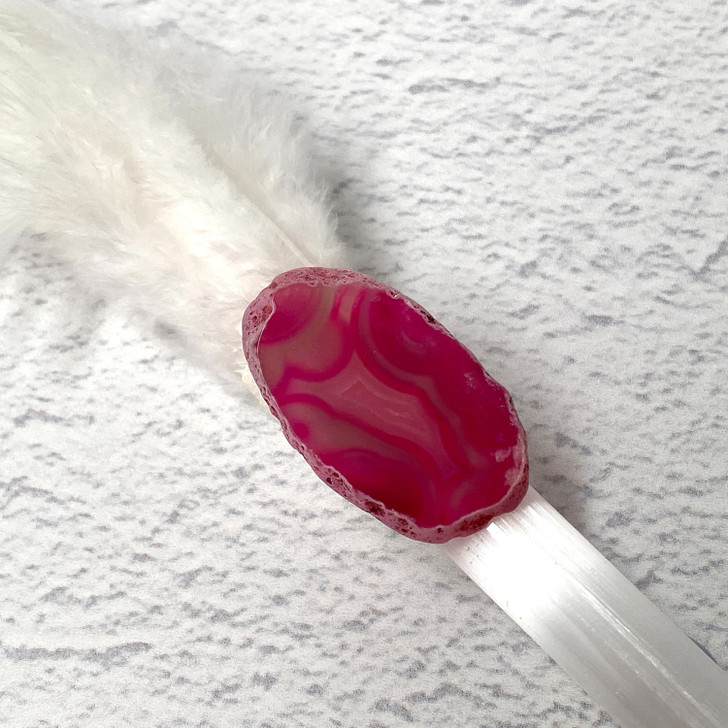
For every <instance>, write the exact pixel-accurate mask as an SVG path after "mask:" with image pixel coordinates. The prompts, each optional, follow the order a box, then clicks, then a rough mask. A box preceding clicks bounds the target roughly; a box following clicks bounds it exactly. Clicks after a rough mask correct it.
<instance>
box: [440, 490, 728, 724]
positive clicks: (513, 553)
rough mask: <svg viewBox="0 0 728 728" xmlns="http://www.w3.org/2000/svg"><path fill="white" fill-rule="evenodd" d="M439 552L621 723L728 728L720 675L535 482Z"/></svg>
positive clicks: (725, 681)
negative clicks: (509, 508) (514, 503)
mask: <svg viewBox="0 0 728 728" xmlns="http://www.w3.org/2000/svg"><path fill="white" fill-rule="evenodd" d="M443 548H444V549H445V551H446V552H447V553H448V555H449V556H450V557H451V558H452V559H453V561H455V563H457V564H458V566H460V567H461V568H462V569H463V571H465V573H467V574H468V576H470V578H471V579H473V581H475V583H476V584H477V585H478V586H479V587H481V588H482V589H483V591H485V592H486V594H488V595H489V596H490V597H491V598H492V599H493V601H495V602H496V604H498V605H499V606H500V607H501V608H502V609H503V610H504V611H505V612H506V613H507V614H508V615H509V616H510V617H512V618H513V620H514V621H515V622H516V623H517V624H518V625H520V626H521V627H522V628H523V630H524V631H525V632H526V633H527V634H529V635H530V636H531V637H532V638H533V639H534V640H535V641H536V642H537V643H538V644H539V645H540V646H541V647H542V648H543V649H544V650H545V651H546V652H547V653H548V654H549V655H550V656H551V657H552V658H553V659H554V660H555V661H556V662H557V663H558V664H559V665H560V666H561V667H562V668H564V670H566V672H567V673H569V674H570V675H571V676H572V677H573V678H574V679H575V680H576V682H578V683H579V684H580V685H581V687H582V688H583V689H584V690H585V691H586V692H587V693H588V694H589V695H590V696H591V698H592V699H593V700H594V701H595V702H596V703H597V704H599V705H601V706H602V707H603V708H605V709H606V710H607V711H608V712H609V713H611V715H612V716H613V717H614V718H615V719H616V720H617V721H618V722H619V723H620V724H621V725H622V728H726V727H727V726H728V673H726V672H724V671H723V670H721V668H720V667H719V666H718V665H717V664H716V663H715V662H713V660H711V659H710V657H708V655H706V654H705V653H704V652H703V651H702V650H701V649H700V648H699V647H698V646H697V645H696V644H695V643H694V642H693V641H692V640H691V639H690V638H688V637H687V635H686V634H685V633H684V632H683V631H682V630H681V629H680V628H678V627H677V626H676V625H675V624H674V623H673V622H672V621H671V620H670V619H668V618H667V617H666V616H665V615H664V614H663V613H662V612H660V610H659V609H657V607H655V606H654V605H653V604H652V603H651V602H650V601H649V600H648V599H647V598H646V597H644V596H643V595H642V594H641V593H640V591H639V590H638V589H637V588H636V587H635V586H634V585H633V584H631V583H630V582H629V580H628V579H626V578H625V577H624V576H623V575H622V574H621V573H620V572H619V571H618V570H617V569H616V568H615V567H614V566H612V564H611V563H609V561H607V559H605V558H604V557H603V556H602V555H601V554H600V553H599V552H598V551H597V550H596V549H595V548H594V547H593V546H592V545H591V544H590V543H589V542H588V541H587V540H586V539H585V538H584V537H583V536H582V535H581V534H580V533H579V532H578V531H576V529H574V528H573V526H571V525H570V524H569V523H568V521H566V519H564V518H563V517H562V516H561V515H560V514H559V513H558V512H557V511H556V510H555V509H554V508H553V507H552V506H550V505H549V504H548V502H547V501H545V500H544V499H543V498H542V497H541V496H540V495H539V494H538V493H537V492H536V491H535V490H534V489H533V488H530V489H529V491H528V493H527V495H526V497H525V499H524V500H523V502H522V503H521V505H520V506H519V507H518V508H517V509H516V510H515V511H513V512H512V513H508V514H505V515H503V516H499V517H498V518H495V519H494V520H493V521H492V522H491V523H490V524H489V525H488V527H487V528H485V529H483V530H482V531H480V532H478V533H476V534H473V535H472V536H468V537H466V538H456V539H454V540H452V541H450V542H449V543H447V544H445V545H444V546H443Z"/></svg>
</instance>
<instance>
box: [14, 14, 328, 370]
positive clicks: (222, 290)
mask: <svg viewBox="0 0 728 728" xmlns="http://www.w3.org/2000/svg"><path fill="white" fill-rule="evenodd" d="M142 46H144V44H143V43H139V42H137V40H130V38H129V37H128V36H126V37H119V38H118V39H116V40H114V42H112V35H110V34H109V33H103V34H101V33H100V32H99V30H98V29H96V28H92V27H90V26H87V25H85V24H84V23H82V22H80V21H77V20H70V19H69V18H66V17H63V16H60V15H59V14H57V13H55V12H53V11H50V10H49V9H48V8H46V7H45V6H43V5H39V4H36V3H35V2H30V1H29V0H20V1H17V0H2V2H0V240H5V241H9V240H13V239H14V238H13V236H16V237H17V235H18V233H20V232H21V231H23V230H25V229H30V230H32V231H34V232H40V233H43V234H44V236H43V237H44V239H45V241H46V243H47V244H48V245H50V246H52V247H53V248H54V249H55V250H57V251H58V252H59V253H60V254H62V255H63V256H64V257H65V258H67V259H70V260H71V261H73V262H74V263H75V264H76V265H77V266H78V267H79V270H81V271H82V272H83V273H84V274H85V275H86V276H88V278H89V279H90V280H92V281H93V282H94V284H101V285H103V286H104V289H105V290H108V289H109V287H110V286H111V287H112V289H113V290H117V291H118V290H119V289H122V290H123V291H124V293H125V294H126V295H127V296H129V295H132V296H133V297H134V300H135V301H136V302H137V303H139V304H141V306H142V307H143V308H144V310H145V311H147V312H149V313H150V314H152V315H153V316H154V317H155V319H157V320H159V321H160V322H162V323H164V324H165V325H166V326H168V327H171V328H172V329H173V330H174V331H176V332H179V334H180V339H181V341H182V342H183V344H184V345H185V347H186V348H187V350H188V351H189V352H190V353H192V354H193V355H195V356H196V357H197V358H201V359H202V360H203V361H204V362H205V363H206V364H207V365H208V366H210V367H212V368H213V370H214V371H215V372H216V373H217V374H218V375H219V376H221V377H222V378H223V379H226V380H228V381H236V382H238V383H239V382H240V381H241V379H240V375H241V374H243V373H244V370H245V365H244V359H243V357H242V352H241V345H240V320H241V316H242V312H243V310H244V308H245V306H246V305H247V304H248V303H249V302H250V300H252V299H253V298H254V297H255V295H257V293H258V292H259V290H260V289H261V288H263V287H264V286H265V285H267V283H268V282H270V280H271V278H273V277H274V276H275V275H277V274H278V273H280V272H282V271H284V270H287V269H290V268H296V267H300V266H305V265H340V264H341V263H342V260H341V249H340V246H339V244H338V243H337V240H336V237H335V234H334V230H333V224H332V222H331V218H330V215H329V211H328V208H327V205H326V202H325V195H324V192H323V189H322V187H321V185H319V184H318V183H317V181H316V180H315V179H314V177H313V175H312V173H311V165H310V160H309V157H308V155H307V153H306V147H305V145H304V144H303V143H302V139H301V135H300V133H299V132H297V131H296V125H295V123H294V119H293V117H292V116H291V114H289V113H285V112H283V111H282V109H281V105H280V103H279V102H278V101H277V100H276V99H275V98H274V97H272V96H271V95H266V94H262V93H259V92H256V91H255V90H254V89H252V88H247V87H245V86H244V85H235V84H232V83H230V81H229V78H230V75H229V74H228V73H224V72H220V71H218V72H214V73H210V72H209V69H208V71H207V72H205V73H203V72H200V71H199V69H198V70H196V71H195V69H193V68H192V66H191V65H190V64H189V63H185V59H184V58H183V54H180V53H179V52H176V53H175V54H174V56H173V57H174V62H173V63H171V64H170V63H167V64H166V65H165V64H164V63H162V62H161V57H162V56H161V55H160V53H159V52H158V51H156V50H151V49H148V50H146V51H145V50H142ZM185 66H187V68H186V70H184V71H180V70H179V69H180V68H184V67H185ZM6 244H7V243H6ZM1 246H2V243H1V242H0V247H1ZM2 253H3V251H2V250H0V259H1V258H2Z"/></svg>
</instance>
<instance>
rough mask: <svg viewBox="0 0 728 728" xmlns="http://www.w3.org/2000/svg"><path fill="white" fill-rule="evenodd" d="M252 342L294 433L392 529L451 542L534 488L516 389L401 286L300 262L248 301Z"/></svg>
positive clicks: (247, 345)
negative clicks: (488, 369) (501, 382)
mask: <svg viewBox="0 0 728 728" xmlns="http://www.w3.org/2000/svg"><path fill="white" fill-rule="evenodd" d="M243 348H244V350H245V356H246V358H247V360H248V364H249V365H250V370H251V373H252V375H253V377H254V379H255V381H256V383H257V385H258V387H259V388H260V391H261V392H262V394H263V397H264V399H265V400H266V402H267V403H268V405H269V406H270V409H271V411H272V412H273V414H274V415H275V416H276V417H277V418H278V419H279V420H280V422H281V425H282V426H283V432H284V434H285V436H286V437H287V438H288V441H289V442H290V443H291V445H293V447H294V448H296V449H297V450H298V451H299V452H301V453H302V455H303V456H304V457H305V458H306V460H307V461H308V463H309V465H311V467H312V468H313V469H314V471H315V472H316V474H317V475H318V476H319V477H320V478H321V479H322V480H324V481H325V482H326V483H327V484H328V485H330V486H331V487H332V488H333V489H334V490H335V491H337V492H338V493H340V494H341V495H343V496H344V497H345V498H347V499H348V500H350V501H351V502H352V503H354V504H355V505H357V506H359V507H360V508H362V509H364V510H365V511H368V512H369V513H371V514H372V515H374V516H376V517H377V518H378V519H379V520H381V521H383V522H384V523H385V524H387V525H388V526H390V527H391V528H393V529H394V530H395V531H398V532H399V533H402V534H404V535H405V536H409V537H410V538H414V539H417V540H419V541H429V542H432V543H442V542H444V541H448V540H450V539H451V538H453V537H454V536H467V535H469V534H471V533H473V532H475V531H477V530H479V529H481V528H483V527H484V526H485V525H486V524H487V523H488V522H489V521H490V520H491V519H492V518H493V517H494V516H497V515H500V514H501V513H506V512H508V511H511V510H513V509H514V508H515V507H516V506H517V505H518V504H519V502H520V501H521V499H522V498H523V496H524V495H525V493H526V489H527V487H528V459H527V456H526V438H525V435H524V431H523V428H522V427H521V424H520V422H519V421H518V416H517V415H516V412H515V410H514V408H513V403H512V402H511V398H510V396H509V394H508V392H507V391H506V390H505V389H504V388H503V387H501V386H500V385H499V384H498V383H497V382H495V381H494V380H493V379H492V378H491V377H490V376H489V375H488V374H487V373H486V372H485V371H484V370H483V367H482V366H481V365H480V364H479V363H478V361H477V360H476V359H475V357H474V356H473V355H472V354H471V353H470V352H469V351H468V350H467V349H466V348H465V347H463V346H462V345H461V344H459V343H458V342H457V341H456V340H455V339H454V338H453V337H452V336H451V334H450V333H448V331H447V330H446V329H445V328H444V327H443V326H441V325H440V324H439V323H437V322H436V321H435V319H434V318H433V317H432V316H431V315H430V314H429V313H427V311H425V310H424V309H423V308H422V307H421V306H419V305H418V304H416V303H415V302H414V301H411V300H410V299H409V298H407V297H405V296H403V295H402V294H401V293H398V292H397V291H395V290H394V289H392V288H390V287H388V286H385V285H383V284H382V283H379V282H377V281H375V280H373V279H372V278H369V277H367V276H364V275H361V274H359V273H353V272H351V271H347V270H337V269H329V268H301V269H298V270H293V271H289V272H287V273H284V274H282V275H280V276H278V277H277V278H276V279H275V280H274V281H273V282H272V283H271V284H270V285H269V286H268V287H267V288H266V289H264V290H263V291H262V292H261V293H260V295H259V296H258V297H257V298H256V299H255V301H253V302H252V303H251V304H250V306H249V307H248V309H247V310H246V311H245V315H244V318H243Z"/></svg>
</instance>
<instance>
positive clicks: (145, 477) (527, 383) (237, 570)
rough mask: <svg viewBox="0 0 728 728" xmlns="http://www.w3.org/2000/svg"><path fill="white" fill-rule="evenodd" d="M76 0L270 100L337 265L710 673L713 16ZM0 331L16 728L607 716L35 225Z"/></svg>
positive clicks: (721, 514)
mask: <svg viewBox="0 0 728 728" xmlns="http://www.w3.org/2000/svg"><path fill="white" fill-rule="evenodd" d="M89 3H90V0H75V2H74V3H73V5H74V7H76V8H79V9H83V8H84V7H89ZM96 7H97V9H99V11H100V13H101V15H102V16H103V17H106V18H108V21H109V22H110V23H113V22H115V18H116V17H117V13H120V14H122V15H123V16H124V17H125V18H126V19H129V18H133V19H134V20H135V21H136V22H138V23H140V24H142V25H145V26H148V27H150V28H153V29H156V30H158V31H159V32H160V33H162V34H177V33H181V34H183V35H186V36H188V37H190V38H193V39H195V40H196V41H197V42H199V43H200V44H201V45H202V47H203V48H204V47H208V48H210V47H217V48H220V49H222V50H224V51H225V52H226V53H229V54H232V55H234V56H235V58H236V63H239V64H240V65H241V67H245V68H248V69H252V70H253V71H254V72H255V73H256V74H258V75H259V76H260V78H261V80H262V81H263V82H264V83H266V84H269V85H270V86H271V88H276V89H279V90H280V89H282V90H283V91H284V92H285V93H286V94H287V95H288V96H289V98H290V99H291V101H292V103H293V104H295V105H296V107H297V108H298V109H299V110H300V112H301V114H302V115H303V116H305V117H306V118H307V119H308V120H309V121H310V124H311V126H312V128H313V129H314V132H315V149H316V153H317V156H318V161H319V163H321V164H322V165H323V166H324V168H325V169H326V172H327V175H328V177H329V180H330V182H331V185H332V187H333V188H334V189H335V203H336V209H337V212H338V214H339V217H340V233H341V236H342V238H343V239H344V240H345V241H346V242H347V243H348V244H349V245H350V247H351V249H352V251H353V255H354V259H355V262H356V263H357V264H358V266H359V267H360V268H361V269H362V270H364V271H365V272H367V273H371V274H374V275H375V276H377V277H379V278H380V279H382V280H384V281H386V282H387V283H389V284H392V285H394V286H397V287H399V288H401V289H402V290H404V291H405V292H406V293H407V294H409V295H411V296H412V297H413V298H415V299H417V300H419V301H420V302H421V303H422V304H423V305H425V306H426V307H427V308H428V309H430V310H431V311H432V312H433V313H434V314H435V315H436V316H437V317H438V318H440V319H441V320H442V321H443V322H444V323H445V324H446V325H447V326H448V327H449V328H450V329H451V330H452V331H453V332H454V333H455V334H456V335H457V336H458V337H459V338H460V339H461V340H462V341H464V342H465V343H466V344H467V345H468V346H469V347H470V348H471V349H472V350H473V351H474V352H475V353H476V354H477V355H478V356H479V357H480V358H481V359H482V360H483V362H484V363H485V365H486V368H487V369H488V370H489V371H490V372H491V373H492V374H493V375H494V376H495V377H496V378H497V379H499V380H500V381H501V382H502V383H503V384H505V385H506V386H507V387H508V388H509V389H510V390H511V391H512V393H513V394H514V398H515V400H516V404H517V406H518V408H519V411H520V413H521V416H522V419H523V421H524V424H525V426H526V428H527V430H528V432H529V435H530V443H531V454H532V470H533V483H534V485H535V486H536V487H537V489H538V490H540V492H541V493H542V494H543V495H544V496H545V497H546V498H548V499H549V500H550V501H551V502H552V503H553V504H554V505H555V506H557V507H558V508H559V509H560V510H561V511H562V512H563V513H564V514H565V515H566V516H567V517H568V518H569V519H570V520H571V521H572V523H574V524H575V525H576V526H577V527H578V528H579V529H580V530H581V531H582V532H583V533H584V534H585V535H586V536H587V537H588V538H589V539H590V540H591V541H592V543H594V545H595V546H597V547H598V548H599V549H600V550H601V551H602V552H603V553H605V554H606V555H607V556H608V557H609V558H610V559H611V560H612V561H613V563H614V564H615V565H616V566H617V567H619V568H620V569H621V570H622V571H623V572H624V573H625V574H626V575H627V576H628V577H629V578H630V579H631V580H632V581H633V582H635V583H636V584H638V586H639V587H640V588H641V589H642V590H643V591H644V593H645V594H646V595H647V596H648V597H649V598H650V599H652V600H653V601H654V602H655V603H656V604H658V605H659V606H660V608H661V609H663V610H664V611H665V612H666V613H668V614H670V615H671V616H673V617H674V619H675V621H676V622H677V623H678V624H679V625H680V626H682V627H683V628H684V629H685V630H686V631H687V633H688V634H689V635H690V636H692V637H693V638H694V639H696V640H698V641H699V642H700V643H702V644H703V645H704V646H705V647H706V648H707V649H708V650H710V652H711V653H712V654H713V655H714V656H715V658H716V660H717V661H718V663H719V664H721V665H722V666H723V667H724V668H727V667H728V554H727V548H728V547H727V546H726V532H727V531H728V496H727V495H726V482H727V478H728V455H727V453H726V434H727V433H728V421H727V419H726V412H727V411H728V385H727V384H726V382H727V381H728V364H726V362H727V361H728V324H726V321H727V320H728V316H727V315H726V314H727V313H728V311H727V310H726V292H727V290H728V237H726V236H727V234H728V212H727V211H726V210H727V205H726V201H727V200H728V60H727V54H728V9H727V8H728V6H726V4H725V3H724V2H722V0H714V1H713V2H704V1H703V0H697V1H696V2H693V3H685V2H682V0H667V1H658V0H648V2H646V3H618V2H614V3H610V2H586V0H579V2H570V3H561V2H556V3H550V2H545V1H541V0H534V1H533V2H529V0H511V1H510V2H505V1H503V2H493V3H475V2H473V3H468V2H461V3H458V2H437V1H435V0H431V1H430V2H423V3H421V4H415V3H404V2H385V1H384V0H369V1H368V2H366V3H355V2H346V3H341V2H338V1H335V0H312V1H309V2H300V3H292V2H286V1H285V0H266V1H264V2H255V3H253V2H251V3H235V2H232V0H204V1H203V0H186V1H182V2H172V0H145V1H142V0H137V1H136V2H135V1H134V0H117V1H116V2H103V3H97V5H96ZM0 321H1V322H2V339H3V346H2V350H0V372H1V375H0V392H1V394H0V397H1V400H2V408H1V409H0V716H1V717H2V725H3V726H4V727H5V728H26V727H31V726H33V727H34V726H69V727H70V726H83V727H84V728H86V727H91V726H94V727H96V726H144V727H145V728H146V727H150V728H151V727H154V728H157V727H158V728H161V727H163V726H164V727H165V728H171V727H172V726H175V727H177V726H205V727H208V728H212V727H213V726H214V727H215V728H223V727H228V726H236V727H239V726H244V727H246V728H247V727H248V726H250V727H251V728H252V727H256V728H258V727H260V728H263V727H264V726H265V727H267V728H281V727H285V726H305V727H306V728H309V727H310V728H324V727H326V726H356V727H357V728H360V727H361V728H384V727H386V728H399V727H401V726H408V725H422V726H443V727H445V726H447V727H448V728H450V727H452V726H467V727H468V728H486V727H487V728H527V727H528V728H544V727H552V726H553V727H554V728H555V727H556V726H559V727H561V728H572V727H579V728H580V727H582V726H601V727H602V728H606V727H612V726H614V725H615V724H614V723H613V722H612V721H611V720H610V719H609V718H608V717H607V716H606V715H604V714H603V713H601V712H600V710H599V709H598V708H596V707H595V706H593V705H592V704H591V702H590V701H589V700H588V698H587V697H585V696H584V695H583V693H581V692H580V691H579V689H577V688H576V687H575V686H574V684H573V683H572V681H571V680H570V679H569V678H568V677H567V676H566V675H565V674H563V673H562V671H561V670H560V669H559V668H558V667H556V666H555V665H554V664H553V663H552V662H551V661H550V660H549V659H548V658H547V657H546V656H545V655H544V654H543V653H542V652H541V651H540V650H539V649H538V648H537V647H536V646H535V645H534V644H533V643H532V642H531V641H530V639H528V638H527V637H525V636H524V635H523V633H521V632H520V631H519V629H518V628H517V627H516V626H514V625H513V624H511V623H510V622H509V620H508V619H507V618H506V617H505V616H504V615H503V614H502V613H500V612H499V610H498V609H497V608H496V607H495V606H494V605H493V604H492V603H491V602H490V600H489V599H488V598H487V597H485V596H484V595H483V594H482V593H481V592H479V591H478V589H477V588H476V587H475V586H473V585H472V584H471V583H470V582H469V581H468V580H467V579H466V578H465V577H464V576H463V575H462V574H461V573H460V572H458V571H457V569H456V568H455V567H454V566H453V565H452V564H451V563H450V562H449V561H448V560H447V558H446V557H445V556H444V555H443V554H442V552H441V551H439V550H437V549H436V548H433V547H428V546H425V545H420V544H416V543H414V542H410V541H407V540H406V539H403V538H401V537H398V536H396V535H394V534H392V533H390V532H388V531H387V530H386V529H385V528H384V527H383V526H382V525H381V524H379V523H378V522H377V521H375V520H373V519H371V518H369V517H368V516H366V515H364V514H362V513H360V512H359V511H357V510H356V509H354V508H352V507H350V506H348V504H346V503H345V502H344V501H342V500H341V499H340V498H339V497H338V496H336V495H335V494H334V493H333V492H330V491H329V490H328V489H327V488H326V487H325V486H323V485H321V484H320V483H319V482H318V481H317V480H316V479H315V477H314V476H313V475H312V474H311V473H310V472H309V471H308V469H307V468H306V467H305V465H304V464H303V462H302V461H301V460H300V458H299V457H298V455H297V454H296V453H294V452H292V451H290V449H289V447H288V446H287V445H286V443H285V442H284V440H283V438H282V437H281V435H280V433H279V432H278V430H277V426H276V424H275V423H274V422H272V421H271V420H270V419H269V418H267V417H266V416H265V415H264V414H263V413H260V412H258V411H254V410H252V409H249V408H246V407H245V406H244V405H241V403H240V402H238V401H236V400H234V399H233V398H231V397H230V396H229V395H227V394H226V393H224V392H223V391H221V390H220V389H219V388H218V387H217V385H216V384H215V383H214V382H212V381H211V380H210V378H209V377H208V376H207V375H206V374H205V372H203V371H197V370H195V369H193V368H192V367H191V365H189V364H188V363H187V362H185V361H183V360H181V359H179V358H178V357H177V356H176V355H175V354H174V353H173V352H172V351H170V350H168V349H167V348H165V344H164V343H163V341H161V340H160V339H159V338H158V337H155V335H154V334H153V332H150V331H148V330H147V328H146V327H145V325H144V324H143V322H140V321H137V320H136V319H134V318H130V317H129V315H128V314H127V313H126V312H125V311H124V310H123V309H121V308H120V307H119V306H118V304H117V303H115V302H113V301H108V302H100V301H98V300H97V299H96V298H94V297H93V296H91V295H89V294H88V293H87V292H86V291H84V290H83V289H82V287H81V284H80V283H79V281H78V279H77V277H76V276H75V274H74V272H73V271H72V270H71V269H70V268H68V267H65V266H63V265H59V264H57V263H55V262H53V261H51V260H50V259H48V258H46V257H45V256H44V255H43V254H42V253H41V252H39V248H38V246H33V245H29V246H28V247H27V248H26V250H25V252H23V253H17V254H16V255H15V256H14V257H12V258H11V259H10V260H9V261H8V263H7V264H6V265H5V266H4V267H3V268H2V269H0Z"/></svg>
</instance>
